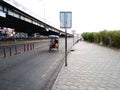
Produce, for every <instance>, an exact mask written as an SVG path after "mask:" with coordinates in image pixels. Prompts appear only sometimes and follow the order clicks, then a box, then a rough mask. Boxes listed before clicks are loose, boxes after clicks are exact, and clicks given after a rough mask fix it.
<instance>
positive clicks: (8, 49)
mask: <svg viewBox="0 0 120 90" xmlns="http://www.w3.org/2000/svg"><path fill="white" fill-rule="evenodd" d="M34 48H35V46H34V43H26V44H23V45H21V46H19V45H12V46H5V47H4V48H2V49H1V52H0V57H2V58H7V57H9V56H13V55H17V54H20V53H24V52H28V51H32V50H34ZM0 59H1V58H0Z"/></svg>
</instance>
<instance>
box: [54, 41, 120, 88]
mask: <svg viewBox="0 0 120 90" xmlns="http://www.w3.org/2000/svg"><path fill="white" fill-rule="evenodd" d="M72 49H73V50H75V51H72V52H71V53H70V54H69V55H68V66H67V67H65V66H63V68H62V70H61V71H60V73H59V75H58V78H57V80H56V82H55V84H54V86H53V88H52V90H120V51H119V50H114V49H110V48H107V47H103V46H99V45H96V44H92V43H87V42H79V43H77V44H76V45H75V46H74V47H73V48H72Z"/></svg>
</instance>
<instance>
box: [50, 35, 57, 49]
mask: <svg viewBox="0 0 120 90" xmlns="http://www.w3.org/2000/svg"><path fill="white" fill-rule="evenodd" d="M48 37H49V38H50V44H49V51H51V50H52V49H57V50H58V49H59V36H57V35H49V36H48Z"/></svg>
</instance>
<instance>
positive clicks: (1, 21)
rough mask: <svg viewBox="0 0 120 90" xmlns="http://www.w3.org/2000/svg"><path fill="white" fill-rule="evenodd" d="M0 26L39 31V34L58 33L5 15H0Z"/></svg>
mask: <svg viewBox="0 0 120 90" xmlns="http://www.w3.org/2000/svg"><path fill="white" fill-rule="evenodd" d="M0 26H1V27H9V28H14V29H15V32H24V33H30V34H32V33H40V34H41V35H50V34H55V35H59V33H56V32H53V31H51V30H49V31H46V29H45V28H44V27H40V26H37V25H34V24H32V23H29V22H26V21H23V20H20V19H18V18H15V17H12V16H10V15H6V18H3V17H0Z"/></svg>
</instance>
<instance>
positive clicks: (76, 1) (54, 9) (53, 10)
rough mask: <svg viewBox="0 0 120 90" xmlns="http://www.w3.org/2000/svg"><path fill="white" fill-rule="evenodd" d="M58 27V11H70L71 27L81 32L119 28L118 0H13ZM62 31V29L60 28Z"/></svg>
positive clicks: (119, 2) (119, 10)
mask: <svg viewBox="0 0 120 90" xmlns="http://www.w3.org/2000/svg"><path fill="white" fill-rule="evenodd" d="M15 1H17V2H18V3H20V4H21V5H23V6H24V7H26V8H28V9H29V10H31V11H32V12H34V13H35V14H36V15H38V16H39V17H40V20H42V21H45V22H46V23H49V24H50V25H53V26H55V27H56V28H59V29H60V17H59V13H60V11H71V12H72V28H70V29H67V31H68V32H71V33H72V31H73V30H75V31H76V33H78V34H81V33H83V32H98V31H101V30H120V0H15ZM61 30H63V31H64V29H61Z"/></svg>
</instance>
